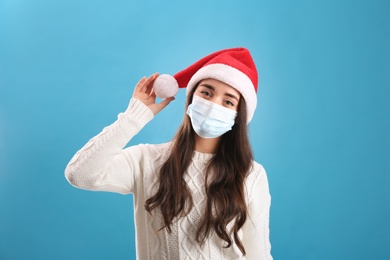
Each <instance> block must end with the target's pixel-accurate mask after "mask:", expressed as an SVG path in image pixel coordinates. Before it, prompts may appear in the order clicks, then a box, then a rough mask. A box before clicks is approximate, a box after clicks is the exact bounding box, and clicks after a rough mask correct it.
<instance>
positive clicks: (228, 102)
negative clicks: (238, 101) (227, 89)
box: [225, 100, 234, 107]
mask: <svg viewBox="0 0 390 260" xmlns="http://www.w3.org/2000/svg"><path fill="white" fill-rule="evenodd" d="M225 103H226V105H228V106H232V107H234V104H233V102H231V101H229V100H226V101H225Z"/></svg>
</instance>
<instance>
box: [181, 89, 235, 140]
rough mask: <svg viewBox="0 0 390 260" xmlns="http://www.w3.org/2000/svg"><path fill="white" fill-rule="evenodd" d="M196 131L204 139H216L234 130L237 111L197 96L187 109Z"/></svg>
mask: <svg viewBox="0 0 390 260" xmlns="http://www.w3.org/2000/svg"><path fill="white" fill-rule="evenodd" d="M187 114H188V115H189V116H190V118H191V124H192V127H193V128H194V131H195V132H196V133H197V134H198V135H199V136H200V137H203V138H216V137H219V136H221V135H223V134H224V133H226V132H227V131H229V130H231V129H232V126H233V125H234V120H235V119H236V116H237V111H234V110H232V109H229V108H226V107H223V106H220V105H217V104H215V103H213V102H210V101H208V100H206V99H204V98H201V97H198V96H195V95H194V97H193V99H192V103H191V105H189V106H188V108H187Z"/></svg>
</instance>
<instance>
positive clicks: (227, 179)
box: [145, 86, 253, 255]
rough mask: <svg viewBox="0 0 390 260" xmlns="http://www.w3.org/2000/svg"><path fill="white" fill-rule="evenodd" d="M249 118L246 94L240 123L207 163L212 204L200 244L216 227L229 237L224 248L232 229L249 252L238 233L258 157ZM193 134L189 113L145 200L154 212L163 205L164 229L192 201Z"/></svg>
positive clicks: (199, 232) (239, 244)
mask: <svg viewBox="0 0 390 260" xmlns="http://www.w3.org/2000/svg"><path fill="white" fill-rule="evenodd" d="M196 87H197V86H196ZM196 87H194V88H193V90H192V92H191V93H189V95H188V97H187V103H186V108H187V107H188V105H189V104H190V103H191V101H192V97H193V94H194V92H195V90H196ZM246 120H247V113H246V103H245V100H244V99H243V98H242V97H241V98H240V102H239V104H238V113H237V117H236V122H235V124H234V126H233V127H232V130H230V131H228V132H227V133H225V134H224V135H223V136H222V138H221V140H220V143H219V146H218V148H217V152H216V153H215V155H214V156H213V157H212V159H210V161H209V163H208V165H207V168H206V179H205V187H206V195H207V203H206V208H205V212H204V215H203V217H202V219H201V222H200V226H199V229H198V230H197V234H196V240H197V241H198V243H200V244H203V243H204V241H205V240H206V238H208V237H209V235H210V232H211V231H212V230H214V231H215V232H216V234H217V235H218V236H219V237H220V238H221V239H223V240H224V241H226V243H227V244H226V246H225V248H228V247H230V246H231V245H232V242H233V241H232V239H231V234H233V238H234V242H235V243H236V245H237V247H238V248H239V249H240V250H241V252H242V253H243V254H244V255H245V248H244V246H243V244H242V242H241V240H240V239H239V237H238V231H239V230H240V229H241V227H242V226H243V225H244V223H245V221H246V218H247V206H246V201H245V194H244V181H245V179H246V177H247V175H248V173H249V170H250V167H251V163H252V160H253V153H252V149H251V146H250V143H249V138H248V131H247V123H246ZM194 135H195V132H194V130H193V128H192V125H191V121H190V118H189V116H188V115H185V116H184V120H183V122H182V124H181V125H180V127H179V129H178V131H177V133H176V136H175V138H174V140H173V143H172V151H171V154H170V155H169V157H168V159H167V160H166V162H165V163H164V164H163V165H162V167H161V170H160V174H159V187H158V190H157V192H156V194H155V195H153V196H152V197H151V198H149V199H147V200H146V202H145V209H146V210H147V211H148V212H149V213H151V211H152V210H153V209H155V208H158V207H159V209H160V211H161V213H162V216H163V221H164V225H163V226H162V228H161V229H163V228H166V229H167V230H168V232H171V224H172V222H173V220H174V219H175V217H183V216H185V215H187V214H188V213H189V211H190V210H191V208H192V206H193V201H192V196H191V193H190V191H189V190H188V187H187V184H186V182H185V180H184V178H183V176H184V174H185V172H186V170H187V168H188V166H189V165H190V163H191V160H192V156H193V154H194V149H195V140H194ZM231 221H234V223H233V224H234V225H233V227H232V229H231V230H227V225H228V223H229V222H231Z"/></svg>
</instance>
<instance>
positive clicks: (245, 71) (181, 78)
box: [153, 48, 258, 123]
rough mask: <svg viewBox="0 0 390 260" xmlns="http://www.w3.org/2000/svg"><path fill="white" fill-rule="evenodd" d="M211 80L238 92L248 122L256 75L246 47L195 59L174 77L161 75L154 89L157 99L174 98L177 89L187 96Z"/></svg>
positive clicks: (255, 90) (251, 111)
mask: <svg viewBox="0 0 390 260" xmlns="http://www.w3.org/2000/svg"><path fill="white" fill-rule="evenodd" d="M207 78H212V79H216V80H219V81H222V82H223V83H225V84H228V85H229V86H231V87H233V88H235V89H236V90H238V91H239V92H240V93H241V95H242V96H243V98H244V99H245V102H246V106H247V122H248V123H249V122H250V121H251V120H252V117H253V114H254V112H255V109H256V105H257V96H256V93H257V80H258V74H257V70H256V66H255V63H254V61H253V59H252V57H251V55H250V53H249V50H248V49H246V48H230V49H224V50H220V51H217V52H214V53H212V54H209V55H207V56H206V57H204V58H202V59H200V60H198V61H197V62H195V63H194V64H192V65H191V66H189V67H188V68H186V69H184V70H182V71H180V72H178V73H176V74H175V75H174V76H173V77H172V76H169V75H167V74H163V75H160V76H159V77H158V78H157V79H156V80H155V82H154V85H153V88H154V91H155V92H156V95H157V96H158V97H160V98H167V97H170V96H174V95H175V94H176V93H177V90H178V88H187V91H186V93H187V95H188V93H190V92H191V90H192V89H193V88H194V87H195V86H196V84H197V83H198V82H199V81H201V80H202V79H207Z"/></svg>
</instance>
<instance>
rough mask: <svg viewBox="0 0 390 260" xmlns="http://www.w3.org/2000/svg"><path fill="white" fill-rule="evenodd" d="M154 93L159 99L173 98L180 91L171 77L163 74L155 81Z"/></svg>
mask: <svg viewBox="0 0 390 260" xmlns="http://www.w3.org/2000/svg"><path fill="white" fill-rule="evenodd" d="M153 91H154V93H156V96H157V97H159V98H163V99H164V98H169V97H173V96H175V95H176V94H177V92H178V91H179V84H178V83H177V81H176V79H175V78H174V77H172V76H171V75H168V74H161V75H160V76H158V77H157V79H155V80H154V83H153Z"/></svg>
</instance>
